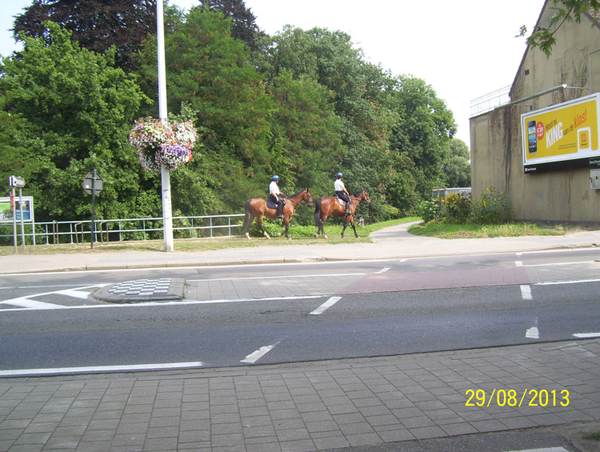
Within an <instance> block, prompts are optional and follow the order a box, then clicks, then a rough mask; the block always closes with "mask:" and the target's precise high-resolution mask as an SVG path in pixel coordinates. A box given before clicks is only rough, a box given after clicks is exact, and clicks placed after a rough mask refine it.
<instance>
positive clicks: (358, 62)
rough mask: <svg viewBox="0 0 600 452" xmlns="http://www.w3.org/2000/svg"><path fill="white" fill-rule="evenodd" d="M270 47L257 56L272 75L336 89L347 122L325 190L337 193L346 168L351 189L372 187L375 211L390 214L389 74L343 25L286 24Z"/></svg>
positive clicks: (343, 123) (339, 113) (335, 98)
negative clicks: (385, 92)
mask: <svg viewBox="0 0 600 452" xmlns="http://www.w3.org/2000/svg"><path fill="white" fill-rule="evenodd" d="M265 48H266V53H265V54H264V55H262V56H260V58H259V57H258V56H256V55H255V56H254V61H255V64H257V66H258V67H259V70H260V71H261V72H263V73H264V74H265V75H266V77H267V79H268V80H269V81H271V82H273V81H274V80H275V79H276V78H277V77H278V76H279V75H280V74H282V73H283V72H287V73H289V74H290V76H291V77H292V79H294V80H297V79H300V78H301V77H304V78H310V79H312V80H314V81H315V82H316V83H318V84H320V85H322V86H324V87H325V88H327V89H328V90H329V91H330V92H331V101H330V102H331V103H332V104H333V106H334V111H335V114H336V115H337V116H338V118H339V121H340V123H341V130H340V134H341V142H342V148H341V149H340V151H339V152H336V155H337V157H338V158H337V161H336V162H335V163H338V165H339V166H338V168H335V169H333V170H332V172H331V174H330V175H329V182H328V185H329V187H328V188H327V189H326V191H325V192H324V193H322V194H321V195H330V194H331V193H332V191H333V181H334V179H335V173H337V172H338V171H342V172H343V173H344V175H345V176H346V184H347V186H348V188H349V190H358V189H360V188H361V187H364V188H366V189H367V190H368V192H369V195H370V198H371V200H372V201H373V202H372V204H371V206H370V207H369V213H370V215H371V216H377V217H379V218H383V217H385V216H386V213H385V212H384V209H382V203H383V202H384V199H383V191H384V190H385V185H384V184H383V181H382V179H383V178H385V175H386V174H387V173H388V172H389V169H390V168H389V159H388V155H387V149H386V148H387V143H386V136H387V130H388V126H389V123H388V114H387V113H388V112H387V111H386V109H385V108H383V106H382V105H381V103H380V101H381V99H380V97H381V86H385V85H386V84H387V83H388V80H387V79H386V75H385V74H384V73H383V71H382V70H380V69H379V68H377V67H376V66H373V65H370V64H368V63H366V62H364V61H363V58H362V51H361V50H360V49H356V48H354V47H353V44H352V41H351V38H350V36H349V35H348V34H346V33H344V32H341V31H335V32H331V31H329V30H325V29H321V28H313V29H311V30H308V31H304V30H302V29H299V28H292V27H285V28H284V29H283V30H282V32H281V33H278V34H276V35H275V36H274V37H273V38H271V40H270V42H268V43H266V44H265ZM376 86H379V88H376ZM321 164H324V165H326V164H328V162H326V161H322V162H321Z"/></svg>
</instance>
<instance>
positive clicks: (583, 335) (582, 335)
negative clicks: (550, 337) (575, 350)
mask: <svg viewBox="0 0 600 452" xmlns="http://www.w3.org/2000/svg"><path fill="white" fill-rule="evenodd" d="M573 336H575V337H578V338H579V339H590V338H593V337H600V333H576V334H573Z"/></svg>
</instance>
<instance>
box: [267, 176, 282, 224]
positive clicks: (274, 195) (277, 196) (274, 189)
mask: <svg viewBox="0 0 600 452" xmlns="http://www.w3.org/2000/svg"><path fill="white" fill-rule="evenodd" d="M278 184H279V176H278V175H275V176H273V179H272V180H271V183H270V184H269V199H270V200H271V201H273V202H274V203H275V204H277V218H283V206H284V205H285V200H284V197H285V195H284V194H283V193H281V192H280V191H279V185H278Z"/></svg>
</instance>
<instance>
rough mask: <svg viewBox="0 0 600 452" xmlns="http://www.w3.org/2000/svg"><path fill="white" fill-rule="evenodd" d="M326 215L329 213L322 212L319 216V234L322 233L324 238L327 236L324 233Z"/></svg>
mask: <svg viewBox="0 0 600 452" xmlns="http://www.w3.org/2000/svg"><path fill="white" fill-rule="evenodd" d="M327 217H329V215H326V214H323V216H322V217H321V234H322V235H323V238H324V239H327V238H329V237H327V236H326V235H325V220H327Z"/></svg>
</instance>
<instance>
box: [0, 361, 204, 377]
mask: <svg viewBox="0 0 600 452" xmlns="http://www.w3.org/2000/svg"><path fill="white" fill-rule="evenodd" d="M194 367H202V362H199V361H198V362H189V363H165V364H131V365H121V366H91V367H57V368H50V369H17V370H0V377H23V376H28V375H36V376H40V375H60V374H81V373H107V372H137V371H148V370H167V369H189V368H194Z"/></svg>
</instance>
